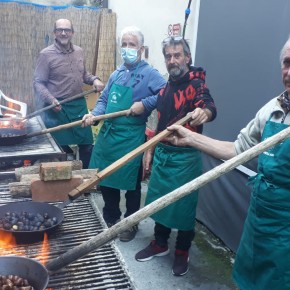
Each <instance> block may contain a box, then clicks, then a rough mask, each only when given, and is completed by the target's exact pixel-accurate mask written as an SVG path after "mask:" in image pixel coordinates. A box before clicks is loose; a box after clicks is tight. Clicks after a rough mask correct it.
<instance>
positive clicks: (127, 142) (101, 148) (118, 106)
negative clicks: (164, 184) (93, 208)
mask: <svg viewBox="0 0 290 290" xmlns="http://www.w3.org/2000/svg"><path fill="white" fill-rule="evenodd" d="M132 83H133V82H132ZM132 97H133V89H132V87H131V86H130V87H126V86H121V85H117V84H115V83H113V85H112V87H111V89H110V92H109V96H108V104H107V109H106V114H107V113H113V112H118V111H121V110H127V109H129V108H130V107H131V106H132V103H133V102H132ZM145 126H146V125H145V123H144V120H143V119H141V118H139V117H132V116H128V117H126V116H125V117H118V118H114V119H111V120H106V121H105V122H104V124H103V126H102V128H101V130H100V132H99V134H98V137H97V140H96V144H95V146H94V149H93V153H92V157H91V160H90V165H89V168H98V169H99V170H103V169H104V168H106V167H108V166H109V165H111V164H112V163H113V162H115V161H116V160H118V159H120V158H121V157H123V156H124V155H125V154H127V153H129V152H130V151H132V150H134V149H135V148H137V147H138V146H140V145H142V144H143V143H144V141H145ZM141 162H142V155H139V156H137V157H136V158H134V159H133V160H131V161H130V162H128V163H127V164H126V165H124V166H122V167H121V168H120V169H118V170H117V171H115V172H114V173H113V174H111V175H109V176H108V177H106V178H105V179H104V180H103V181H102V182H100V185H103V186H107V187H112V188H116V189H123V190H134V189H135V188H136V183H137V177H138V171H139V168H140V165H141Z"/></svg>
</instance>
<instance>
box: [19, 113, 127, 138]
mask: <svg viewBox="0 0 290 290" xmlns="http://www.w3.org/2000/svg"><path fill="white" fill-rule="evenodd" d="M128 112H129V110H124V111H119V112H115V113H110V114H104V115H99V116H96V117H94V118H93V120H94V122H96V121H101V120H104V119H109V118H116V117H121V116H126V115H127V113H128ZM81 124H82V120H79V121H75V122H71V123H68V124H64V125H59V126H56V127H53V128H48V129H43V130H41V131H38V132H33V133H29V134H27V135H26V136H25V138H28V137H34V136H38V135H41V134H46V133H51V132H55V131H59V130H63V129H68V128H72V127H75V126H80V125H81Z"/></svg>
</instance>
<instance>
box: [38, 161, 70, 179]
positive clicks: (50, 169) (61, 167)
mask: <svg viewBox="0 0 290 290" xmlns="http://www.w3.org/2000/svg"><path fill="white" fill-rule="evenodd" d="M39 177H40V179H41V180H43V181H56V180H68V179H71V178H72V164H71V162H69V161H63V162H48V163H42V164H41V165H40V171H39Z"/></svg>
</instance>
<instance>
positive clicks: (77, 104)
mask: <svg viewBox="0 0 290 290" xmlns="http://www.w3.org/2000/svg"><path fill="white" fill-rule="evenodd" d="M61 106H62V109H61V111H60V112H54V111H53V110H48V111H47V112H45V115H44V122H45V125H46V127H47V128H52V127H55V126H59V125H63V124H67V123H71V122H75V121H78V120H81V119H82V117H83V116H84V115H85V114H87V113H88V110H87V103H86V100H85V98H80V99H77V100H74V101H71V102H67V103H64V104H62V105H61ZM51 135H52V136H53V137H54V138H55V139H56V141H57V142H58V143H59V145H73V144H93V142H94V141H93V134H92V128H91V127H85V128H82V127H81V126H76V127H72V128H69V129H64V130H60V131H56V132H52V133H51Z"/></svg>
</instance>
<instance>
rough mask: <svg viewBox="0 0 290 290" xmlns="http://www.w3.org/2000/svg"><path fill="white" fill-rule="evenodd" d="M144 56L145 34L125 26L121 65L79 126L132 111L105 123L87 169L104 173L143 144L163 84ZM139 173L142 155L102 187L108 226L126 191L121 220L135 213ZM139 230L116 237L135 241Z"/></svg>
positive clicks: (117, 217)
mask: <svg viewBox="0 0 290 290" xmlns="http://www.w3.org/2000/svg"><path fill="white" fill-rule="evenodd" d="M143 52H144V36H143V33H142V32H141V31H140V30H139V29H138V28H137V27H134V26H130V27H126V28H125V29H124V30H123V31H122V32H121V56H122V59H123V61H124V63H123V64H122V65H121V66H120V68H118V69H117V70H116V71H114V72H113V73H112V74H111V76H110V78H109V80H108V83H107V85H106V87H105V89H104V91H103V92H102V94H101V96H100V98H99V99H98V101H97V103H96V106H95V108H94V109H93V111H92V112H91V114H87V115H85V116H84V118H83V126H88V125H92V124H93V120H92V118H93V117H94V116H98V115H102V114H107V113H112V112H117V111H121V110H126V109H130V112H131V114H130V116H126V117H119V118H114V119H109V120H106V121H105V122H104V124H103V126H102V128H101V130H100V132H99V134H98V137H97V140H96V144H95V147H94V151H93V153H92V157H91V161H90V166H89V167H90V168H98V169H99V170H103V169H104V168H106V167H107V166H109V165H111V164H112V163H113V162H115V161H116V160H118V159H119V158H121V157H123V156H124V155H125V154H127V153H129V152H130V151H132V150H133V149H135V148H137V147H138V146H140V145H141V144H143V143H144V142H145V129H146V122H147V119H148V116H149V115H150V114H151V112H152V111H153V110H154V109H155V107H156V101H157V94H158V92H159V90H160V89H161V88H163V87H164V86H165V83H166V82H165V80H164V78H163V77H162V75H161V74H160V73H159V72H158V71H157V70H156V69H154V68H152V66H150V65H149V64H148V63H147V62H146V61H144V60H142V59H141V58H142V54H143ZM140 101H141V102H140ZM136 102H138V103H136ZM134 103H135V105H134ZM137 104H139V105H137ZM140 104H141V105H140ZM142 172H143V168H142V156H139V157H136V158H135V159H133V160H132V161H130V162H129V163H128V164H127V165H125V166H123V167H121V168H120V169H118V170H117V171H116V172H115V173H113V174H111V175H110V176H108V177H107V178H105V179H104V180H103V181H102V182H101V183H100V189H101V192H102V196H103V199H104V208H103V217H104V220H105V221H106V223H107V225H108V226H111V225H114V224H115V223H116V222H118V221H119V220H120V218H121V216H122V213H121V211H120V207H119V203H120V198H121V196H120V190H126V194H125V198H126V212H125V213H124V217H128V216H129V215H131V214H133V213H135V212H136V211H138V210H139V208H140V199H141V179H142ZM137 231H138V225H136V226H134V227H132V228H131V229H129V230H126V231H125V232H123V233H121V235H120V237H119V238H120V240H121V241H124V242H128V241H130V240H132V239H134V237H135V235H136V233H137Z"/></svg>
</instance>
